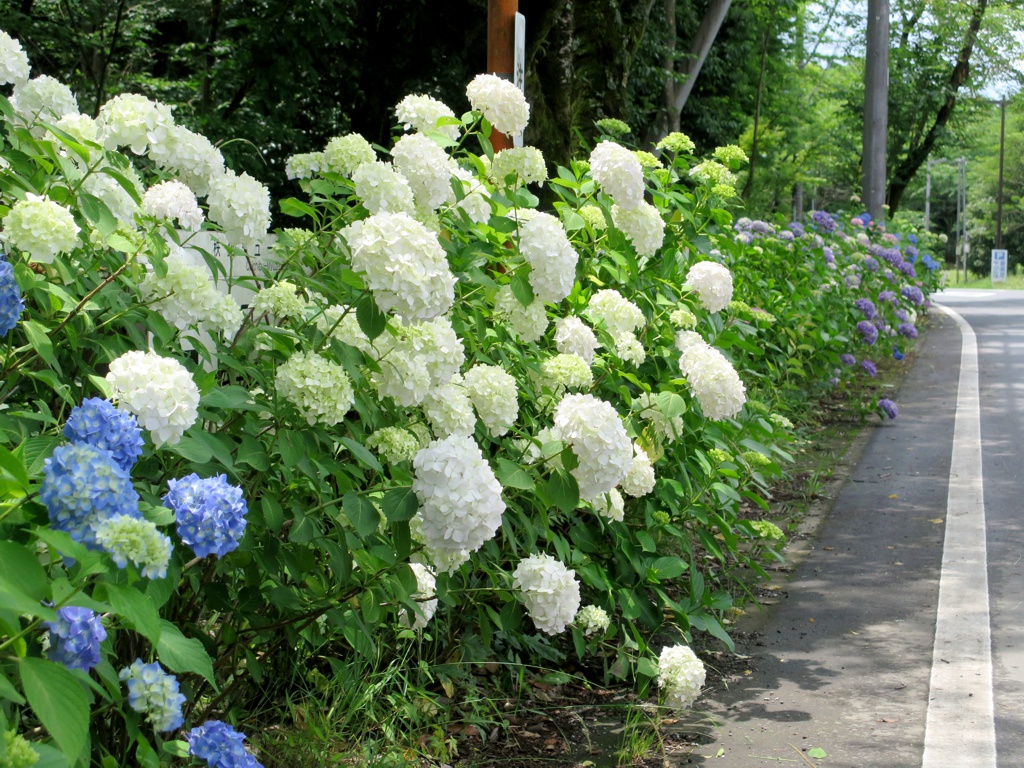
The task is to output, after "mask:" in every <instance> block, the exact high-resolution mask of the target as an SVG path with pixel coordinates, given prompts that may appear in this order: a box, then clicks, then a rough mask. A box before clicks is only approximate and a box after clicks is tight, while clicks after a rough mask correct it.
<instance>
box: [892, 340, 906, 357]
mask: <svg viewBox="0 0 1024 768" xmlns="http://www.w3.org/2000/svg"><path fill="white" fill-rule="evenodd" d="M892 356H893V357H894V358H895V359H897V360H902V359H903V358H904V357H906V355H904V354H903V351H902V350H901V349H900V348H899V347H897V346H896V345H895V344H893V345H892Z"/></svg>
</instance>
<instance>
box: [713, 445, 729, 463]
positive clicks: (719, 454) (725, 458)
mask: <svg viewBox="0 0 1024 768" xmlns="http://www.w3.org/2000/svg"><path fill="white" fill-rule="evenodd" d="M708 456H710V457H711V460H712V461H714V462H715V463H717V464H724V463H726V462H729V461H732V456H731V455H729V453H728V451H723V450H722V449H721V448H712V449H711V450H710V451H708Z"/></svg>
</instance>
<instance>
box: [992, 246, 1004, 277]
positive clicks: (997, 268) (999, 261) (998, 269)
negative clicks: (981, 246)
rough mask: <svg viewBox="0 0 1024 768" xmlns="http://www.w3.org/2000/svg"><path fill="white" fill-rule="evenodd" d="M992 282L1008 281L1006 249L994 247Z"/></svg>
mask: <svg viewBox="0 0 1024 768" xmlns="http://www.w3.org/2000/svg"><path fill="white" fill-rule="evenodd" d="M992 282H993V283H1005V282H1006V249H1005V248H993V249H992Z"/></svg>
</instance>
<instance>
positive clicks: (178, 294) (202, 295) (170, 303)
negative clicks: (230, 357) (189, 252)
mask: <svg viewBox="0 0 1024 768" xmlns="http://www.w3.org/2000/svg"><path fill="white" fill-rule="evenodd" d="M164 266H165V267H166V268H167V271H166V272H165V274H164V276H163V277H159V276H158V275H157V273H156V271H155V270H154V269H153V268H152V267H150V269H149V271H148V272H147V274H146V276H145V277H144V278H143V279H142V282H141V283H139V291H140V292H141V294H142V296H143V298H144V299H146V300H147V301H149V302H151V304H150V306H151V307H152V308H153V309H154V310H156V311H157V312H159V313H160V315H161V316H162V317H163V318H164V319H165V320H166V321H167V322H168V323H170V324H171V325H173V326H174V327H176V328H177V329H178V330H185V329H186V328H188V327H189V326H200V327H202V328H203V329H205V330H208V331H211V332H214V333H217V332H219V333H223V334H224V335H225V336H226V337H230V336H234V335H235V333H237V332H238V329H239V328H240V327H241V325H242V320H243V314H242V308H241V307H240V306H238V302H237V301H235V300H234V299H232V298H231V297H230V296H225V295H224V294H222V293H221V292H220V291H218V290H217V287H216V285H214V282H213V279H212V277H211V275H210V270H209V269H208V268H207V267H206V265H205V264H195V263H192V262H191V261H189V260H188V259H187V257H185V255H184V254H183V253H182V252H181V251H180V249H174V250H172V251H171V254H170V255H169V256H168V257H167V258H166V259H164Z"/></svg>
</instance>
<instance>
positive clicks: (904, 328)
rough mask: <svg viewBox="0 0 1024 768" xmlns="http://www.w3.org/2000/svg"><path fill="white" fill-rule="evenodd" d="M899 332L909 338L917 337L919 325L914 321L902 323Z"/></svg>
mask: <svg viewBox="0 0 1024 768" xmlns="http://www.w3.org/2000/svg"><path fill="white" fill-rule="evenodd" d="M899 332H900V336H906V337H907V338H908V339H916V338H917V327H916V326H915V325H914V324H913V323H900V327H899Z"/></svg>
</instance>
